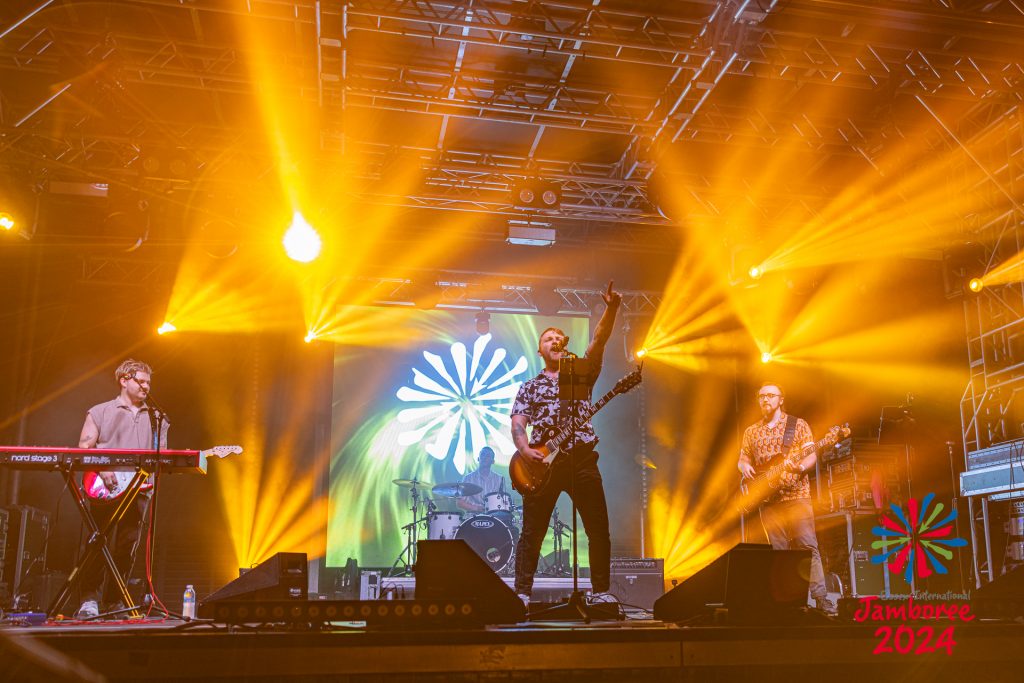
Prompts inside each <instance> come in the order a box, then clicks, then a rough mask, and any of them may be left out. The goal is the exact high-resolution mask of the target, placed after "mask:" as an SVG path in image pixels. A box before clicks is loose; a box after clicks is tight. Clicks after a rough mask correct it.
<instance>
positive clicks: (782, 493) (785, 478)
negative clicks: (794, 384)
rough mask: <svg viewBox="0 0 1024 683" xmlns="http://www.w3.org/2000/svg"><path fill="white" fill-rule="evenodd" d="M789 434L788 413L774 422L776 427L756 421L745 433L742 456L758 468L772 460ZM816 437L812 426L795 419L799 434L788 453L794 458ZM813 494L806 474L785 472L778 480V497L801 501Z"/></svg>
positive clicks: (762, 421)
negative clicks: (787, 428) (787, 432)
mask: <svg viewBox="0 0 1024 683" xmlns="http://www.w3.org/2000/svg"><path fill="white" fill-rule="evenodd" d="M785 434H786V414H785V413H783V414H782V417H781V419H779V420H778V422H776V423H775V426H774V427H771V426H769V425H768V423H767V422H765V421H764V420H760V421H758V422H755V423H754V424H752V425H750V426H749V427H747V429H746V431H745V432H743V445H742V446H741V447H740V455H741V456H742V457H745V458H747V460H748V461H749V462H750V463H751V464H753V465H754V466H755V467H757V466H759V465H763V464H764V463H766V462H768V461H769V460H771V458H772V456H774V455H775V454H776V453H781V452H782V439H783V437H784V436H785ZM813 443H814V437H813V436H812V435H811V428H810V426H809V425H808V424H807V422H805V421H804V420H803V419H801V418H797V421H796V433H795V434H794V436H793V443H792V444H791V445H790V448H789V452H790V454H791V458H796V457H797V455H798V454H799V452H800V450H799V449H800V448H801V447H802V446H805V445H807V444H813ZM810 497H811V480H810V479H809V478H808V476H807V475H806V474H796V473H794V472H785V471H784V472H783V473H782V478H781V481H780V482H779V492H778V495H777V496H776V497H775V500H798V499H800V498H810Z"/></svg>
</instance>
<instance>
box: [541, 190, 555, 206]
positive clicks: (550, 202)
mask: <svg viewBox="0 0 1024 683" xmlns="http://www.w3.org/2000/svg"><path fill="white" fill-rule="evenodd" d="M540 200H541V202H543V203H544V206H554V205H555V202H557V201H558V195H557V194H555V192H554V190H544V192H542V193H541V195H540Z"/></svg>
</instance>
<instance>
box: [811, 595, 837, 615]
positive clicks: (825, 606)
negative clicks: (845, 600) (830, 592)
mask: <svg viewBox="0 0 1024 683" xmlns="http://www.w3.org/2000/svg"><path fill="white" fill-rule="evenodd" d="M814 604H815V605H816V606H817V608H818V609H819V610H821V611H822V612H824V613H825V614H830V615H833V616H834V615H835V614H837V613H838V611H839V610H838V609H837V608H836V603H834V602H832V601H831V600H829V599H828V597H827V596H825V595H823V596H821V597H820V598H815V599H814Z"/></svg>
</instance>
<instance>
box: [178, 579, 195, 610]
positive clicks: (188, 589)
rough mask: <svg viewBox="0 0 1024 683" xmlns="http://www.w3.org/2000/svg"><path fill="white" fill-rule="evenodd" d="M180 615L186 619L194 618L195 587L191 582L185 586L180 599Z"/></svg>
mask: <svg viewBox="0 0 1024 683" xmlns="http://www.w3.org/2000/svg"><path fill="white" fill-rule="evenodd" d="M181 616H183V617H185V618H186V619H195V618H196V589H195V588H193V587H192V584H191V583H190V584H189V585H187V586H185V595H184V596H182V599H181Z"/></svg>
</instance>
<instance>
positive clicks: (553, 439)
mask: <svg viewBox="0 0 1024 683" xmlns="http://www.w3.org/2000/svg"><path fill="white" fill-rule="evenodd" d="M642 379H643V378H642V377H641V375H640V369H639V368H637V369H636V370H634V371H633V372H631V373H629V374H628V375H626V376H625V377H623V378H622V379H620V380H619V381H618V382H616V383H615V387H614V388H612V390H611V391H609V392H608V393H607V394H605V395H604V396H602V397H601V399H600V400H599V401H597V402H596V403H593V404H592V405H591V406H590V407H589V408H587V409H586V410H585V411H583V413H582V414H581V415H580V416H578V417H576V418H573V419H572V420H569V421H568V423H567V424H565V425H564V426H562V427H560V428H559V427H553V428H551V429H549V430H548V431H547V432H545V434H544V441H543V442H542V444H541V445H540V446H537V447H536V450H538V451H540V452H541V453H543V454H544V459H543V460H533V459H532V458H529V457H527V456H525V455H523V454H522V453H519V452H518V451H517V452H516V453H515V455H513V456H512V460H511V461H509V464H508V475H509V479H511V480H512V488H514V489H515V490H516V491H518V492H519V493H521V494H523V495H524V496H525V495H527V494H529V493H536V492H537V491H540V490H541V489H542V488H544V484H546V483H547V481H548V477H549V476H550V475H551V463H552V462H554V460H555V458H556V457H558V454H559V453H560V452H561V449H562V447H563V446H564V445H565V442H566V441H568V440H569V437H570V436H572V434H573V433H574V432H575V431H576V428H577V427H579V426H580V425H581V424H583V423H585V422H586V421H587V420H589V419H590V418H591V417H593V416H594V414H595V413H596V412H597V411H599V410H601V408H603V407H605V405H607V404H608V401H610V400H612V399H613V398H615V397H616V396H618V395H619V394H624V393H626V392H627V391H629V390H631V389H633V388H634V387H635V386H637V385H638V384H640V382H641V380H642Z"/></svg>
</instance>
